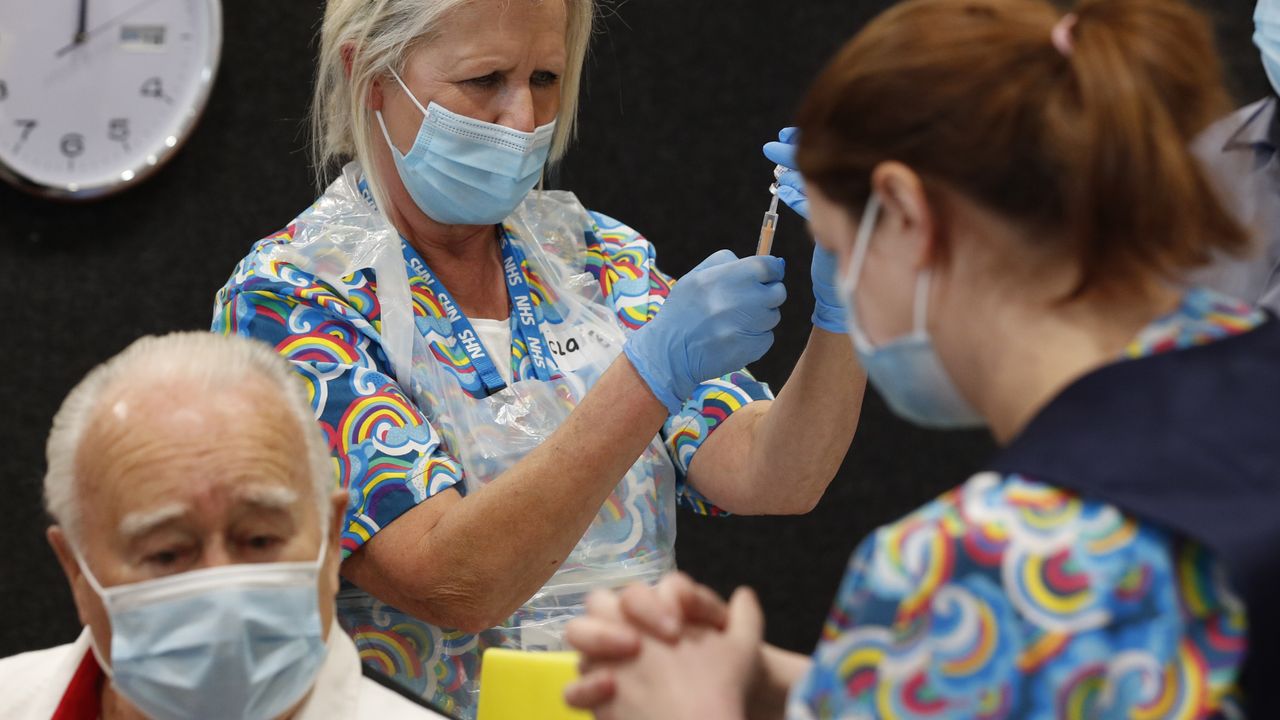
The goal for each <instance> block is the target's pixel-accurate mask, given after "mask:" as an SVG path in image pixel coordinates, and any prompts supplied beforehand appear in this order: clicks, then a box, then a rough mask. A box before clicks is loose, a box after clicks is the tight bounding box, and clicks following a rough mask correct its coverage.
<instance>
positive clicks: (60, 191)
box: [0, 0, 222, 202]
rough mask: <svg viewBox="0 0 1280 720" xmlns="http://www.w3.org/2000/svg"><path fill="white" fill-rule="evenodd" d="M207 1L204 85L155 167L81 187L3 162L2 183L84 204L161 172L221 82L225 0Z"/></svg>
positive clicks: (148, 165)
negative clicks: (30, 174)
mask: <svg viewBox="0 0 1280 720" xmlns="http://www.w3.org/2000/svg"><path fill="white" fill-rule="evenodd" d="M204 1H205V2H206V3H208V5H209V34H210V38H209V40H210V42H209V49H208V52H206V53H205V58H204V66H203V67H202V68H201V71H200V84H199V86H198V87H197V88H196V97H195V102H194V103H193V104H192V105H191V108H190V109H189V110H188V111H187V112H186V113H185V114H184V115H183V116H182V118H181V119H180V121H179V123H178V126H177V128H176V130H175V131H174V132H173V134H172V135H171V137H176V138H177V139H178V141H177V142H176V143H174V144H173V146H172V147H170V146H169V145H168V144H166V143H161V144H160V148H159V149H158V150H157V151H156V152H155V153H153V154H152V155H153V156H154V157H155V159H156V161H155V162H154V163H151V162H146V161H144V162H142V163H141V164H140V165H137V166H135V167H131V168H129V169H128V170H127V171H126V172H125V173H124V174H128V173H132V177H130V178H129V179H128V180H125V179H124V178H123V176H122V177H118V178H117V179H115V180H108V181H106V182H101V183H96V184H93V185H80V184H78V183H63V184H57V185H51V184H49V183H45V182H41V181H39V180H36V179H34V178H31V177H28V176H27V175H25V174H23V173H21V172H19V171H18V170H15V169H14V168H12V167H10V166H9V165H8V164H7V163H5V162H3V161H0V179H3V180H5V181H6V182H8V183H9V184H10V185H13V186H14V187H16V188H18V189H19V190H21V191H23V192H25V193H28V194H31V195H35V196H37V197H42V198H45V199H47V200H65V201H71V202H81V201H86V200H97V199H100V198H104V197H109V196H111V195H115V194H118V193H122V192H124V191H125V190H128V189H130V188H132V187H135V186H137V185H138V184H140V183H142V182H144V181H145V180H147V178H150V177H151V176H152V175H155V174H156V173H157V172H159V170H160V169H161V168H163V167H164V166H165V165H166V164H167V163H168V162H169V161H170V160H172V159H173V156H174V155H176V154H177V153H178V151H180V150H181V149H182V148H183V146H185V145H186V144H187V140H188V139H190V137H191V135H192V133H193V132H194V131H195V129H196V126H197V125H198V124H199V123H200V119H201V118H203V117H204V111H205V109H206V108H207V107H208V105H209V96H210V95H212V94H213V85H214V83H215V82H216V81H217V79H218V67H219V66H220V65H221V63H222V0H204ZM122 175H123V174H122Z"/></svg>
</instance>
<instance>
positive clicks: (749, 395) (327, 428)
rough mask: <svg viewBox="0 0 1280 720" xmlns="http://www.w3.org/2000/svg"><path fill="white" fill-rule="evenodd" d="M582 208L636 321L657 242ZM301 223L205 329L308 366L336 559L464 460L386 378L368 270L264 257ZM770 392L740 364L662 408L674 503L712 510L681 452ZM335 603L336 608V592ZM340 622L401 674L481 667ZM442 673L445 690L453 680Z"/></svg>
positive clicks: (447, 348) (459, 488)
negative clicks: (342, 496)
mask: <svg viewBox="0 0 1280 720" xmlns="http://www.w3.org/2000/svg"><path fill="white" fill-rule="evenodd" d="M591 220H592V222H593V224H594V225H593V227H591V228H589V229H587V231H586V232H585V243H586V251H587V252H586V258H587V260H586V264H587V267H586V268H585V270H586V271H588V272H590V273H591V274H592V275H593V276H594V277H595V278H596V279H597V280H598V282H599V283H600V287H601V289H602V292H603V294H604V297H605V301H606V302H607V303H608V304H609V306H610V307H611V308H613V309H614V310H615V312H616V314H617V317H618V319H619V321H620V322H621V324H622V326H623V327H624V328H626V329H627V330H634V329H637V328H640V327H642V326H643V325H644V324H645V323H647V322H648V321H649V320H650V319H652V318H653V317H654V315H655V314H656V313H657V312H658V310H659V308H661V307H662V304H663V302H664V300H665V299H666V297H667V295H668V293H669V292H670V290H671V288H672V286H673V284H674V282H673V280H672V279H671V278H670V277H668V276H667V275H665V274H663V273H662V272H661V271H660V270H658V268H657V266H656V261H655V250H654V247H653V245H652V244H650V243H649V241H648V240H646V239H645V238H644V237H642V236H641V235H640V234H639V233H637V232H636V231H635V230H632V229H631V228H629V227H627V226H625V225H623V224H621V223H619V222H618V221H616V220H613V219H611V218H609V217H606V216H604V215H601V214H597V213H591ZM296 225H297V221H295V223H294V224H291V225H290V227H288V228H286V229H285V230H283V231H282V232H280V233H278V234H275V235H272V236H270V237H268V238H266V239H264V240H261V241H259V242H258V243H257V244H255V245H254V247H253V249H252V250H251V251H250V253H249V255H248V256H247V257H246V258H245V259H244V260H243V261H241V262H240V264H239V265H238V266H237V267H236V270H235V273H234V275H232V277H231V279H230V281H229V282H228V283H227V285H226V286H225V287H223V288H222V290H220V291H219V292H218V295H217V299H216V301H215V305H214V313H215V314H214V320H213V331H214V332H218V333H226V334H231V333H235V334H238V335H243V336H247V337H252V338H257V339H259V340H262V341H264V342H267V343H270V344H271V345H272V346H273V347H274V348H275V349H276V351H277V352H279V353H280V354H281V355H283V356H284V357H285V358H286V359H288V360H289V361H290V362H291V363H292V365H293V367H294V369H295V370H296V371H297V372H298V374H299V375H301V376H302V377H303V378H304V379H305V381H306V383H307V386H308V391H309V395H310V398H311V402H312V405H313V406H314V408H315V412H316V417H317V418H318V420H319V423H320V426H321V428H322V429H323V431H324V433H325V435H326V436H327V439H328V442H329V447H330V452H331V454H332V456H333V458H334V460H335V464H336V467H337V472H338V477H339V480H340V482H341V484H342V487H343V488H345V489H346V490H347V491H348V493H349V495H350V502H349V505H348V509H347V513H348V522H347V524H346V528H345V529H344V532H343V534H342V550H343V557H344V558H345V557H348V556H350V555H351V553H354V552H356V551H357V550H359V549H360V547H361V546H362V545H363V544H364V543H365V542H367V541H368V540H369V539H370V538H371V537H373V536H374V535H375V534H376V533H377V532H378V531H379V530H380V529H381V528H384V527H386V526H387V525H388V524H390V523H392V522H395V520H396V519H397V518H398V517H400V516H401V515H403V514H404V513H405V512H407V511H409V510H411V509H413V508H414V507H415V506H417V505H418V504H419V503H422V502H424V501H426V500H427V499H428V498H431V497H433V496H435V495H436V494H438V493H441V492H446V491H451V490H452V491H456V492H463V491H464V485H463V484H462V480H463V477H464V473H465V472H466V468H465V467H462V464H461V463H460V462H459V461H458V460H457V459H456V458H455V457H453V456H452V455H451V454H450V453H449V451H448V449H447V447H446V446H445V444H444V443H443V442H442V439H441V434H440V432H439V431H438V430H437V428H435V427H433V426H432V424H431V423H430V422H429V421H428V420H427V419H426V414H425V413H424V412H423V411H422V409H421V408H418V407H416V406H415V405H414V403H413V402H412V401H411V400H410V399H409V396H408V395H406V393H405V392H403V391H402V389H401V388H400V387H399V386H398V384H397V383H396V381H395V379H394V376H393V373H392V369H391V366H390V363H389V361H388V358H387V356H386V354H385V353H384V351H383V348H382V345H381V342H382V341H381V335H380V331H381V309H380V308H379V305H378V296H377V281H376V278H375V276H374V273H373V271H372V270H364V271H360V272H356V273H354V274H352V275H348V276H346V277H344V278H342V279H341V280H340V281H339V282H334V283H328V282H325V281H322V280H320V279H318V278H317V277H315V276H314V275H311V274H308V273H306V272H303V271H301V270H300V269H299V268H298V267H296V266H294V265H291V264H288V263H285V262H279V261H273V260H268V259H267V257H266V251H267V250H268V249H269V248H271V247H272V246H274V245H277V244H282V243H289V242H290V241H292V239H293V236H294V230H295V226H296ZM510 231H511V230H510V229H509V228H508V232H510ZM403 251H404V254H405V258H406V265H407V266H408V274H409V283H410V292H411V294H412V297H413V302H414V307H413V310H414V313H415V315H416V317H417V319H418V320H419V325H421V324H422V323H423V322H426V323H428V324H429V325H431V327H433V329H434V332H435V333H436V335H435V336H432V339H431V343H432V345H431V350H432V352H433V353H434V354H435V356H436V357H437V359H438V360H439V361H440V362H441V363H442V364H443V365H444V366H445V367H446V368H447V369H448V370H449V374H450V376H452V377H455V378H456V379H457V381H458V383H459V386H460V387H461V388H462V389H463V390H464V391H465V392H466V393H467V394H468V395H469V396H471V397H477V398H478V397H483V396H484V393H485V388H484V385H483V383H481V382H480V381H479V378H478V377H477V376H478V373H477V372H476V371H475V368H474V367H472V365H471V361H470V358H469V356H468V354H467V353H466V352H465V351H463V349H462V346H461V343H460V342H459V341H458V339H457V337H455V335H454V333H453V329H452V328H453V325H452V323H450V322H449V321H448V319H447V314H446V309H445V308H444V307H442V303H441V302H440V301H439V300H438V299H437V298H436V296H435V295H434V294H433V292H432V290H431V289H430V287H428V284H427V282H426V281H424V279H423V278H422V277H421V275H420V273H418V272H416V271H415V270H414V268H415V267H425V265H423V264H422V261H421V258H419V257H418V255H417V253H416V252H415V251H414V250H413V249H412V248H411V247H410V246H409V245H408V243H403ZM523 271H524V274H525V277H526V279H527V281H528V284H529V287H530V290H531V295H532V299H533V302H534V304H535V311H536V312H538V313H541V310H540V308H541V306H542V304H544V302H545V300H544V297H545V293H546V290H545V288H544V285H543V283H542V281H541V279H540V278H538V277H537V275H536V273H534V272H533V271H532V270H531V269H530V268H529V266H528V264H527V263H526V264H525V265H524V266H523ZM511 322H512V324H513V327H512V329H513V332H512V337H513V342H512V348H511V353H510V358H511V360H510V362H511V368H512V372H513V377H514V379H515V380H516V381H519V380H525V379H535V375H534V374H533V368H532V363H531V362H530V358H529V356H528V354H527V352H526V348H524V347H523V345H522V342H521V341H520V337H521V336H520V333H518V332H515V327H514V324H515V323H516V314H515V313H512V317H511ZM553 352H554V349H553ZM771 397H772V395H771V394H770V392H769V389H768V387H766V386H765V385H764V384H763V383H760V382H758V381H756V380H755V379H754V378H752V377H751V375H750V374H749V373H748V372H747V371H745V370H742V371H739V372H734V373H731V374H729V375H726V376H724V377H722V378H720V379H717V380H713V381H710V382H706V383H703V384H702V385H701V386H699V388H698V389H697V391H696V393H695V395H694V397H693V398H691V399H690V400H689V401H688V402H686V403H685V405H684V407H683V408H682V409H681V411H680V412H678V413H676V414H675V415H673V416H672V417H670V418H668V420H667V422H666V424H665V426H664V428H663V430H662V438H663V440H664V441H665V445H666V449H667V451H668V454H669V455H670V457H671V459H672V461H673V464H674V466H675V469H676V474H677V497H678V502H679V503H680V504H683V505H685V506H686V507H689V508H691V509H693V510H694V511H695V512H698V513H700V514H708V515H717V514H721V511H720V510H719V509H717V508H716V507H714V506H713V505H712V504H711V503H709V502H708V501H706V500H705V499H704V498H703V497H702V496H701V495H700V494H699V493H698V492H697V491H696V490H695V489H694V488H693V487H691V486H690V485H688V484H687V483H686V482H685V481H684V480H685V477H686V474H687V471H688V468H689V464H690V462H691V461H692V460H693V457H694V454H695V453H696V452H697V450H698V448H699V447H700V446H701V445H702V443H703V442H705V441H706V439H707V438H708V437H710V436H711V434H712V433H713V432H714V431H715V430H716V429H717V428H718V427H719V426H720V425H721V424H722V423H723V422H724V420H725V419H726V418H728V416H729V415H730V414H732V413H733V412H734V411H736V410H738V409H739V408H741V407H743V406H744V405H747V404H748V403H751V402H754V401H757V400H767V399H770V398H771ZM339 615H340V618H339V619H340V620H342V619H343V617H342V616H343V615H344V612H343V608H342V606H341V604H340V607H339ZM343 625H344V627H347V628H348V629H349V631H351V632H352V633H353V635H354V637H355V640H356V643H357V646H358V647H360V648H361V656H362V659H363V660H364V661H365V662H366V663H368V664H370V665H371V666H373V667H374V668H375V669H377V670H380V671H383V672H385V673H387V674H388V675H393V676H395V677H397V679H399V680H402V681H404V682H405V683H406V684H407V685H416V684H421V682H420V681H421V680H422V677H423V675H422V674H423V673H424V672H430V673H436V674H437V675H439V674H440V673H441V672H444V673H445V674H447V675H450V676H451V677H455V678H457V677H471V676H474V675H475V673H476V668H475V667H470V665H474V664H475V663H476V662H478V658H477V657H475V655H476V653H469V654H466V655H464V656H460V657H459V658H457V659H455V660H456V662H462V663H464V664H468V667H465V668H454V669H453V670H450V669H448V668H440V667H436V668H430V667H424V666H423V663H424V661H423V659H422V657H419V654H420V652H421V649H420V648H416V647H415V645H414V642H413V641H412V640H410V639H404V641H403V642H401V641H396V642H394V643H392V646H390V647H388V646H387V645H388V644H387V642H385V637H384V636H385V635H386V633H381V634H379V633H376V632H373V631H371V632H370V633H369V634H368V635H367V636H366V635H364V634H362V632H361V631H360V630H357V629H355V628H356V627H358V625H357V624H355V623H354V622H352V623H348V622H345V621H344V622H343ZM409 635H412V633H408V634H406V635H405V637H406V638H408V637H409ZM397 637H399V636H398V635H397ZM440 682H441V687H442V688H443V689H444V690H445V691H449V689H450V688H451V687H452V686H451V685H450V682H453V681H448V682H446V681H444V680H441V681H440ZM414 689H415V690H416V689H418V688H416V687H415V688H414Z"/></svg>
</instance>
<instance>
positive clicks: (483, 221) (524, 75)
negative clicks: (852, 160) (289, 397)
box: [214, 0, 864, 715]
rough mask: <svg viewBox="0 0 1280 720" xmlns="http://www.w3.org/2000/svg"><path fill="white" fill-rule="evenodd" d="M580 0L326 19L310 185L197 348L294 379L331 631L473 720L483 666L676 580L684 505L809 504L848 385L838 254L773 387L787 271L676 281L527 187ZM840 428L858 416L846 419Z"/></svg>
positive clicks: (741, 267) (434, 4) (624, 241)
mask: <svg viewBox="0 0 1280 720" xmlns="http://www.w3.org/2000/svg"><path fill="white" fill-rule="evenodd" d="M593 12H594V9H593V4H592V2H590V0H538V1H535V0H332V1H331V2H329V3H328V6H327V8H326V13H325V20H324V27H323V30H322V37H321V51H320V66H319V69H318V80H317V86H316V96H315V108H314V131H315V145H316V159H317V165H318V167H320V168H322V171H323V169H324V168H328V167H333V166H335V165H336V164H337V163H339V162H341V161H344V160H349V161H351V162H350V163H349V164H348V165H347V166H346V167H345V168H344V169H343V171H342V172H341V174H340V176H339V177H338V178H337V179H336V180H335V181H334V182H333V183H332V184H331V185H330V186H329V187H328V189H327V190H326V191H325V193H324V195H323V196H322V197H321V198H320V199H319V200H318V201H317V202H316V204H315V205H313V206H312V207H311V208H310V209H308V210H307V211H306V212H304V213H303V214H302V215H300V216H299V217H298V218H297V219H295V220H294V221H293V222H292V223H291V224H290V225H289V226H288V227H287V228H286V229H285V230H283V231H281V232H280V233H278V234H276V235H273V236H272V237H269V238H267V239H266V240H263V241H262V242H260V243H258V244H257V245H255V246H254V248H253V250H252V251H251V252H250V254H249V256H248V257H247V258H246V259H245V260H244V261H243V262H242V263H241V264H240V266H239V267H238V268H237V269H236V271H235V274H234V275H233V277H232V278H231V280H230V282H229V283H228V284H227V286H226V287H225V288H224V289H223V290H222V291H221V292H220V293H219V295H218V298H217V303H216V317H215V320H214V330H215V331H217V332H223V333H236V334H240V335H245V336H250V337H256V338H259V339H261V340H263V341H266V342H269V343H271V344H272V345H274V346H275V347H276V348H277V350H278V351H279V352H280V353H281V354H283V355H284V356H285V357H287V358H288V359H289V360H291V361H292V363H293V366H294V367H295V368H296V370H297V371H298V373H299V374H300V375H301V376H302V378H304V379H305V381H306V382H307V383H308V386H309V388H310V392H311V399H312V402H313V404H314V406H315V411H316V415H317V417H318V418H319V419H320V422H321V423H322V425H323V426H324V428H325V430H326V432H327V433H328V435H329V441H330V446H331V450H332V454H333V457H334V461H335V468H336V470H337V472H338V474H339V477H340V480H341V483H342V486H343V487H344V488H346V489H347V490H348V491H349V496H350V506H349V509H348V518H347V520H348V522H347V523H346V524H345V526H344V533H343V538H342V544H343V552H344V558H345V559H344V561H343V564H342V574H343V576H344V578H345V579H346V580H347V581H348V582H347V584H346V586H344V591H343V592H342V594H341V596H340V598H339V608H340V619H341V621H342V623H343V625H344V627H345V628H346V629H347V631H348V632H350V633H351V634H352V635H353V636H354V637H355V639H356V643H357V645H358V646H359V647H360V648H361V652H362V655H363V657H364V658H365V661H366V662H367V663H369V664H371V665H373V666H375V667H376V668H377V669H379V670H382V671H384V672H387V673H389V674H392V675H394V676H396V677H397V678H398V679H399V680H400V681H401V682H403V683H406V684H407V685H409V686H410V687H412V688H413V689H414V690H415V691H417V692H419V693H421V694H423V695H424V696H427V697H429V698H432V699H434V700H435V701H437V702H438V703H440V704H442V705H444V706H445V707H446V708H448V709H450V710H452V711H454V712H457V713H459V714H462V715H470V714H473V712H474V709H473V708H474V700H473V698H474V693H475V692H476V689H477V678H478V661H479V656H480V653H481V652H482V651H483V649H484V648H485V647H488V646H492V645H503V646H513V647H522V648H527V649H542V648H559V647H560V646H561V640H560V636H561V627H562V625H563V624H564V622H566V621H567V619H568V618H570V617H572V616H574V615H578V614H581V605H582V602H583V598H584V597H585V595H586V593H588V592H589V591H590V590H592V589H595V588H610V587H619V586H622V585H624V584H626V583H628V582H633V581H642V582H653V581H656V580H657V579H658V578H659V577H660V576H661V575H662V574H664V573H666V572H668V571H669V570H671V569H672V568H673V566H674V558H673V553H672V548H673V543H674V539H675V518H674V510H675V507H676V505H677V503H678V502H680V503H683V504H685V505H688V506H690V507H692V508H693V509H695V510H696V511H699V512H704V513H718V512H722V511H725V512H735V513H748V514H751V513H756V514H762V513H802V512H806V511H807V510H809V509H810V508H811V507H812V506H813V505H814V503H816V502H817V500H818V499H819V497H820V496H821V495H822V493H823V491H824V490H825V488H826V486H827V484H828V483H829V482H830V481H831V478H832V477H833V475H834V474H835V471H836V469H837V468H838V467H839V464H840V461H841V459H842V458H843V456H844V453H845V450H846V449H847V448H848V446H849V443H850V440H851V438H852V436H853V431H854V428H855V426H856V424H857V412H856V408H857V407H859V405H860V402H861V395H862V391H863V387H864V383H863V380H862V376H861V374H860V372H859V371H858V369H857V366H856V363H855V361H854V359H853V353H852V351H851V350H850V348H849V346H848V343H847V342H845V341H844V339H843V338H842V337H841V333H842V332H843V330H844V325H843V315H842V312H841V310H840V304H839V300H838V297H837V296H836V291H835V283H834V279H833V273H834V263H833V262H832V259H831V257H830V255H828V254H825V253H819V254H817V255H816V256H815V261H814V265H813V274H814V278H815V281H816V282H815V285H816V286H817V288H818V290H817V292H816V293H815V294H816V296H817V297H816V300H817V303H816V305H817V309H816V310H815V313H814V324H815V326H816V327H815V329H814V331H813V334H812V336H811V339H810V341H809V345H808V347H807V348H806V350H805V353H804V356H803V357H802V359H801V361H800V363H799V365H798V366H797V368H796V369H795V371H794V373H793V374H792V375H791V379H790V380H789V381H788V383H787V385H786V387H785V388H784V389H783V391H782V392H781V393H780V394H779V395H778V397H777V399H773V396H772V395H771V393H770V392H769V390H768V388H766V387H765V386H764V385H763V384H762V383H760V382H758V381H756V380H755V379H753V378H752V377H751V376H750V375H749V374H748V373H747V372H746V371H745V370H742V369H741V368H742V367H743V366H745V365H746V364H747V363H749V362H753V361H754V360H756V359H758V358H759V357H760V356H761V355H763V354H764V353H765V352H766V351H767V350H768V348H769V346H770V345H771V344H772V340H773V336H772V329H773V327H774V326H775V325H776V324H777V322H778V318H779V313H778V309H777V308H778V307H779V306H780V305H781V304H782V302H783V301H784V299H785V297H786V292H785V289H784V288H783V286H782V283H781V280H782V270H783V268H782V262H781V261H780V260H778V259H776V258H748V259H741V260H740V259H737V258H735V257H734V256H733V254H732V253H730V252H728V251H721V252H719V253H716V254H714V255H712V256H711V257H709V258H708V259H707V260H706V261H705V262H703V263H702V264H701V265H699V266H698V268H696V269H695V270H694V271H692V272H691V273H689V274H688V275H686V276H685V277H684V279H682V280H681V281H680V283H679V284H678V285H676V284H674V283H673V282H672V281H671V280H670V278H668V277H667V276H666V275H664V274H663V273H661V272H660V271H659V270H658V269H657V267H656V266H655V259H654V258H655V251H654V247H653V246H652V245H650V244H649V242H648V241H647V240H645V239H644V238H643V237H642V236H641V235H640V234H638V233H637V232H635V231H634V230H632V229H630V228H628V227H627V226H625V225H623V224H621V223H619V222H617V221H616V220H613V219H610V218H609V217H606V216H604V215H601V214H599V213H592V212H588V211H586V210H585V209H583V207H582V206H581V205H580V204H579V203H578V202H577V200H576V198H575V197H574V196H573V195H572V194H569V193H562V192H541V191H534V190H533V188H534V187H535V186H536V185H537V184H538V181H539V178H540V177H541V174H542V171H543V168H544V166H545V165H546V163H548V162H553V161H555V160H556V159H558V158H559V157H561V156H562V155H563V153H564V151H565V148H566V146H567V144H568V141H569V139H570V137H571V136H572V134H573V126H574V114H575V109H576V106H577V97H578V86H579V81H580V79H581V75H582V65H583V59H584V56H585V53H586V46H587V40H588V37H589V35H590V32H591V25H592V15H593ZM850 409H854V412H852V413H851V412H850Z"/></svg>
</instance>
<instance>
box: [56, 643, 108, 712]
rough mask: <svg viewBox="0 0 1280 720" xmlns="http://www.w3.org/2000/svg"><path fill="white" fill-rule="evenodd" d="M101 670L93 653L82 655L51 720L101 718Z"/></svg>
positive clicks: (102, 676)
mask: <svg viewBox="0 0 1280 720" xmlns="http://www.w3.org/2000/svg"><path fill="white" fill-rule="evenodd" d="M104 677H105V676H104V675H103V672H102V668H100V667H98V660H97V658H95V657H94V656H93V653H91V652H87V653H85V654H84V659H83V660H81V661H80V667H78V668H76V674H75V675H72V676H71V682H70V683H68V684H67V691H66V693H64V694H63V695H62V701H61V702H59V703H58V709H57V710H54V711H53V718H52V720H98V718H99V717H101V716H102V681H103V678H104Z"/></svg>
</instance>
